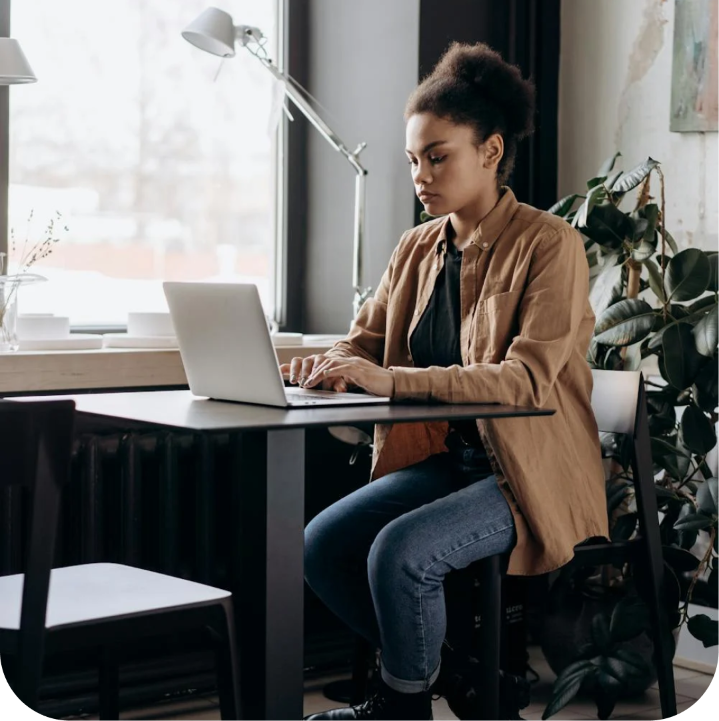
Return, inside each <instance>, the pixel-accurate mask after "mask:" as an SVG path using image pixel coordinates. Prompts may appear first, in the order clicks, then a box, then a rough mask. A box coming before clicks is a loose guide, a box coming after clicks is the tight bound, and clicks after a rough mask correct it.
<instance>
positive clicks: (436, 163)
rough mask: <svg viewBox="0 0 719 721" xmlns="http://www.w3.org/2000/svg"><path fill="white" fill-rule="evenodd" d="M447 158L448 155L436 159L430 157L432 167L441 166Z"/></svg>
mask: <svg viewBox="0 0 719 721" xmlns="http://www.w3.org/2000/svg"><path fill="white" fill-rule="evenodd" d="M446 157H447V156H446V155H442V156H439V157H438V156H435V157H434V158H432V157H430V159H429V162H430V163H432V165H439V163H441V162H442V161H443V160H444V159H445V158H446Z"/></svg>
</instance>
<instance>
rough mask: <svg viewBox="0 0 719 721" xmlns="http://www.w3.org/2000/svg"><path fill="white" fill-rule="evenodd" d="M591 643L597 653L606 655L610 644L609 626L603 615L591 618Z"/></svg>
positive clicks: (598, 614) (599, 614)
mask: <svg viewBox="0 0 719 721" xmlns="http://www.w3.org/2000/svg"><path fill="white" fill-rule="evenodd" d="M592 641H593V642H594V645H595V646H596V647H597V649H598V651H599V653H607V652H608V650H609V647H610V645H611V642H612V638H611V636H610V635H609V624H608V623H607V619H606V618H605V616H604V614H603V613H597V614H596V615H595V616H593V617H592Z"/></svg>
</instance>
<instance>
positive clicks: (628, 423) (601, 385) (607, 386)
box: [592, 369, 642, 435]
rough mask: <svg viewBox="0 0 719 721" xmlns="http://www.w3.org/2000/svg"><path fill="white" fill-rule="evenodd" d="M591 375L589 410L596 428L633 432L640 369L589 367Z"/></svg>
mask: <svg viewBox="0 0 719 721" xmlns="http://www.w3.org/2000/svg"><path fill="white" fill-rule="evenodd" d="M592 376H593V378H594V388H593V389H592V410H593V411H594V417H595V418H596V419H597V426H599V430H600V431H604V432H605V433H626V434H629V435H631V434H633V433H634V431H635V426H636V417H637V403H638V401H639V390H640V387H641V385H642V374H641V372H640V371H607V370H599V369H592Z"/></svg>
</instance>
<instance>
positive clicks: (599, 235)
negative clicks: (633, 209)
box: [582, 203, 634, 250]
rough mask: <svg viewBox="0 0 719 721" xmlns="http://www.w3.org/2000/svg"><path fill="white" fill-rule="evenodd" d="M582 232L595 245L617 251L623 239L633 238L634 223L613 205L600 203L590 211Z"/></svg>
mask: <svg viewBox="0 0 719 721" xmlns="http://www.w3.org/2000/svg"><path fill="white" fill-rule="evenodd" d="M582 232H584V233H585V234H586V235H588V236H589V237H590V238H591V239H592V240H593V241H594V242H595V243H598V244H599V245H601V246H603V247H605V248H609V249H612V250H617V249H619V248H621V247H622V246H623V245H624V241H625V239H631V238H633V237H634V221H633V220H632V218H631V217H630V216H629V215H627V214H626V213H623V212H622V211H621V210H619V208H617V207H616V206H615V205H614V204H613V203H601V204H597V205H595V206H593V208H592V209H591V212H590V214H589V217H588V218H587V221H586V223H585V225H584V227H583V228H582Z"/></svg>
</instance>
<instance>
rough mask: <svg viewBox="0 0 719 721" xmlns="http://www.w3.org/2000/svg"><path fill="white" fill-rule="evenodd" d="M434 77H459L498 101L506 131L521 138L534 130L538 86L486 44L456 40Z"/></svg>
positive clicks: (439, 64)
mask: <svg viewBox="0 0 719 721" xmlns="http://www.w3.org/2000/svg"><path fill="white" fill-rule="evenodd" d="M430 77H431V78H432V79H433V80H440V79H441V80H444V81H445V82H446V81H450V82H451V80H453V79H454V80H459V81H460V82H463V83H466V84H467V85H469V86H471V87H473V88H474V89H476V91H477V93H478V94H479V95H480V96H482V97H484V98H486V99H487V100H488V101H490V102H492V103H493V104H495V105H496V106H497V107H498V109H499V110H500V111H501V114H502V116H503V118H504V120H505V122H506V128H505V130H506V131H507V132H508V133H510V134H512V135H515V136H517V139H521V138H524V137H526V136H527V135H530V134H531V133H532V132H533V130H534V105H535V89H534V84H533V83H532V81H531V80H526V79H524V78H523V77H522V73H521V71H520V69H519V68H518V67H517V66H516V65H511V64H510V63H507V62H506V61H505V60H503V59H502V56H501V55H500V54H499V53H498V52H496V51H495V50H492V48H490V47H489V46H488V45H485V44H484V43H476V44H474V45H470V44H468V43H459V42H454V43H452V45H450V47H449V49H448V50H447V51H446V52H445V54H444V55H443V56H442V58H441V59H440V61H439V63H437V65H436V67H435V68H434V70H433V71H432V74H431V76H430Z"/></svg>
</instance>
